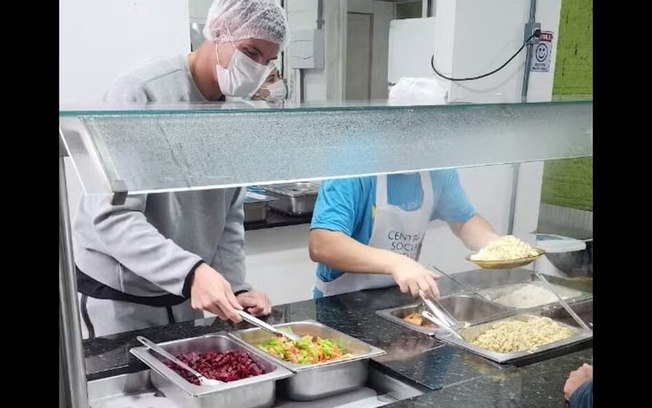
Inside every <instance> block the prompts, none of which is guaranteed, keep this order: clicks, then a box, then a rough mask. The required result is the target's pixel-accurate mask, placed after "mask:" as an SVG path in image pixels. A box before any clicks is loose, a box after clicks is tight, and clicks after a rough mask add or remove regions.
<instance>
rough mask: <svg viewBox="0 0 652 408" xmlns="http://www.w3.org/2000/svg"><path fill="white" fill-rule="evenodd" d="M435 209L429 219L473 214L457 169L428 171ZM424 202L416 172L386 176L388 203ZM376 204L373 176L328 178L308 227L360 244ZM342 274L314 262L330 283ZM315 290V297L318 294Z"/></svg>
mask: <svg viewBox="0 0 652 408" xmlns="http://www.w3.org/2000/svg"><path fill="white" fill-rule="evenodd" d="M430 179H431V181H432V191H433V194H434V203H435V206H434V209H433V213H432V215H431V216H430V220H436V219H441V220H444V221H447V222H464V221H467V220H469V219H470V218H471V217H473V215H474V214H475V209H474V208H473V206H472V205H471V203H470V202H469V200H468V199H467V198H466V194H465V193H464V190H463V189H462V185H461V184H460V179H459V176H458V174H457V171H456V170H435V171H431V172H430ZM422 202H423V188H422V187H421V178H420V176H419V174H418V173H411V174H390V175H388V176H387V203H388V204H390V205H395V206H398V207H400V208H402V209H403V210H405V211H414V210H417V209H419V208H420V207H421V204H422ZM375 206H376V176H370V177H356V178H347V179H337V180H328V181H323V182H322V183H321V187H320V189H319V195H318V196H317V201H316V202H315V209H314V212H313V215H312V223H311V225H310V228H311V229H313V228H321V229H326V230H330V231H339V232H342V233H344V234H346V235H348V236H350V237H351V238H353V239H355V240H356V241H358V242H360V243H362V244H368V243H369V240H370V238H371V230H372V225H373V213H374V210H373V209H374V207H375ZM341 275H342V272H341V271H338V270H335V269H333V268H330V267H328V266H326V265H323V264H318V265H317V277H318V278H319V279H321V280H322V281H323V282H330V281H332V280H334V279H336V278H338V277H339V276H341ZM318 292H319V291H316V292H315V295H316V296H317V297H319V296H320V294H319V293H318Z"/></svg>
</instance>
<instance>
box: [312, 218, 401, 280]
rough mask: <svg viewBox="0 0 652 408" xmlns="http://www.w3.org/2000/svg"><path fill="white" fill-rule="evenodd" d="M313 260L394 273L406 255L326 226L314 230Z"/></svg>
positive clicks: (338, 266)
mask: <svg viewBox="0 0 652 408" xmlns="http://www.w3.org/2000/svg"><path fill="white" fill-rule="evenodd" d="M309 250H310V259H312V260H313V261H315V262H319V263H323V264H326V265H328V266H330V267H331V268H334V269H338V270H340V271H346V272H353V273H381V274H392V272H393V269H394V265H396V264H398V263H399V262H400V260H401V258H404V256H403V255H399V254H396V253H394V252H392V251H388V250H385V249H378V248H373V247H370V246H368V245H365V244H361V243H360V242H358V241H356V240H354V239H353V238H351V237H349V236H348V235H346V234H344V233H342V232H336V231H329V230H325V229H318V228H316V229H313V230H311V231H310V243H309Z"/></svg>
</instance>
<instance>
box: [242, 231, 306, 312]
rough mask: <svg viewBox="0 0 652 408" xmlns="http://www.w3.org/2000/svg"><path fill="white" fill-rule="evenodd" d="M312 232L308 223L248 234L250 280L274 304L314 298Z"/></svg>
mask: <svg viewBox="0 0 652 408" xmlns="http://www.w3.org/2000/svg"><path fill="white" fill-rule="evenodd" d="M309 231H310V226H309V225H308V224H304V225H292V226H287V227H278V228H271V229H262V230H253V231H246V233H245V240H246V244H245V253H246V258H245V264H246V267H247V281H248V282H249V283H251V284H252V285H253V286H254V287H255V288H257V289H261V290H264V291H266V292H267V294H268V295H269V297H270V300H271V301H272V304H274V305H278V304H282V303H290V302H296V301H299V300H305V299H311V298H312V285H313V282H314V279H315V267H316V264H315V263H314V262H312V261H311V260H310V255H309V254H308V233H309Z"/></svg>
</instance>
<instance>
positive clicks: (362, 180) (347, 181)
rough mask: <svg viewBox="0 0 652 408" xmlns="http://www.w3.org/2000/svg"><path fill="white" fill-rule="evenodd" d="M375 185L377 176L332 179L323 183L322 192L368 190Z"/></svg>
mask: <svg viewBox="0 0 652 408" xmlns="http://www.w3.org/2000/svg"><path fill="white" fill-rule="evenodd" d="M375 183H376V177H375V176H367V177H346V178H338V179H330V180H324V181H322V182H321V190H359V189H361V190H366V189H368V188H369V187H371V186H373V185H375Z"/></svg>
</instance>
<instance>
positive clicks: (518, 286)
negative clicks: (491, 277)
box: [479, 274, 593, 309]
mask: <svg viewBox="0 0 652 408" xmlns="http://www.w3.org/2000/svg"><path fill="white" fill-rule="evenodd" d="M535 277H536V275H534V274H532V275H531V277H530V278H529V280H528V281H525V282H520V283H513V284H508V285H500V286H496V287H494V288H488V289H481V290H479V293H480V294H481V295H483V296H484V297H485V298H486V299H488V300H490V301H492V302H496V303H499V304H501V305H504V306H507V307H514V308H517V309H531V308H535V307H541V306H546V305H550V304H551V303H554V302H556V297H555V295H554V293H552V292H551V291H550V289H549V288H548V287H546V286H544V284H543V282H541V281H540V280H533V279H534V278H535ZM551 278H552V277H551ZM551 281H552V279H551ZM566 281H567V280H562V279H559V280H555V283H557V284H554V285H552V286H553V288H554V291H555V292H556V293H557V294H558V295H560V296H561V297H563V298H564V300H566V301H568V302H577V301H580V300H585V299H588V298H592V296H593V295H592V294H591V293H588V292H585V291H582V290H577V289H575V288H574V287H573V286H571V285H568V286H566ZM568 283H572V282H568ZM529 287H534V288H535V289H536V288H537V287H538V288H543V289H546V290H545V293H546V294H547V296H546V297H545V298H532V297H527V296H526V295H525V294H524V291H527V290H528V288H529ZM537 291H538V292H541V290H540V289H538V290H537Z"/></svg>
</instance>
